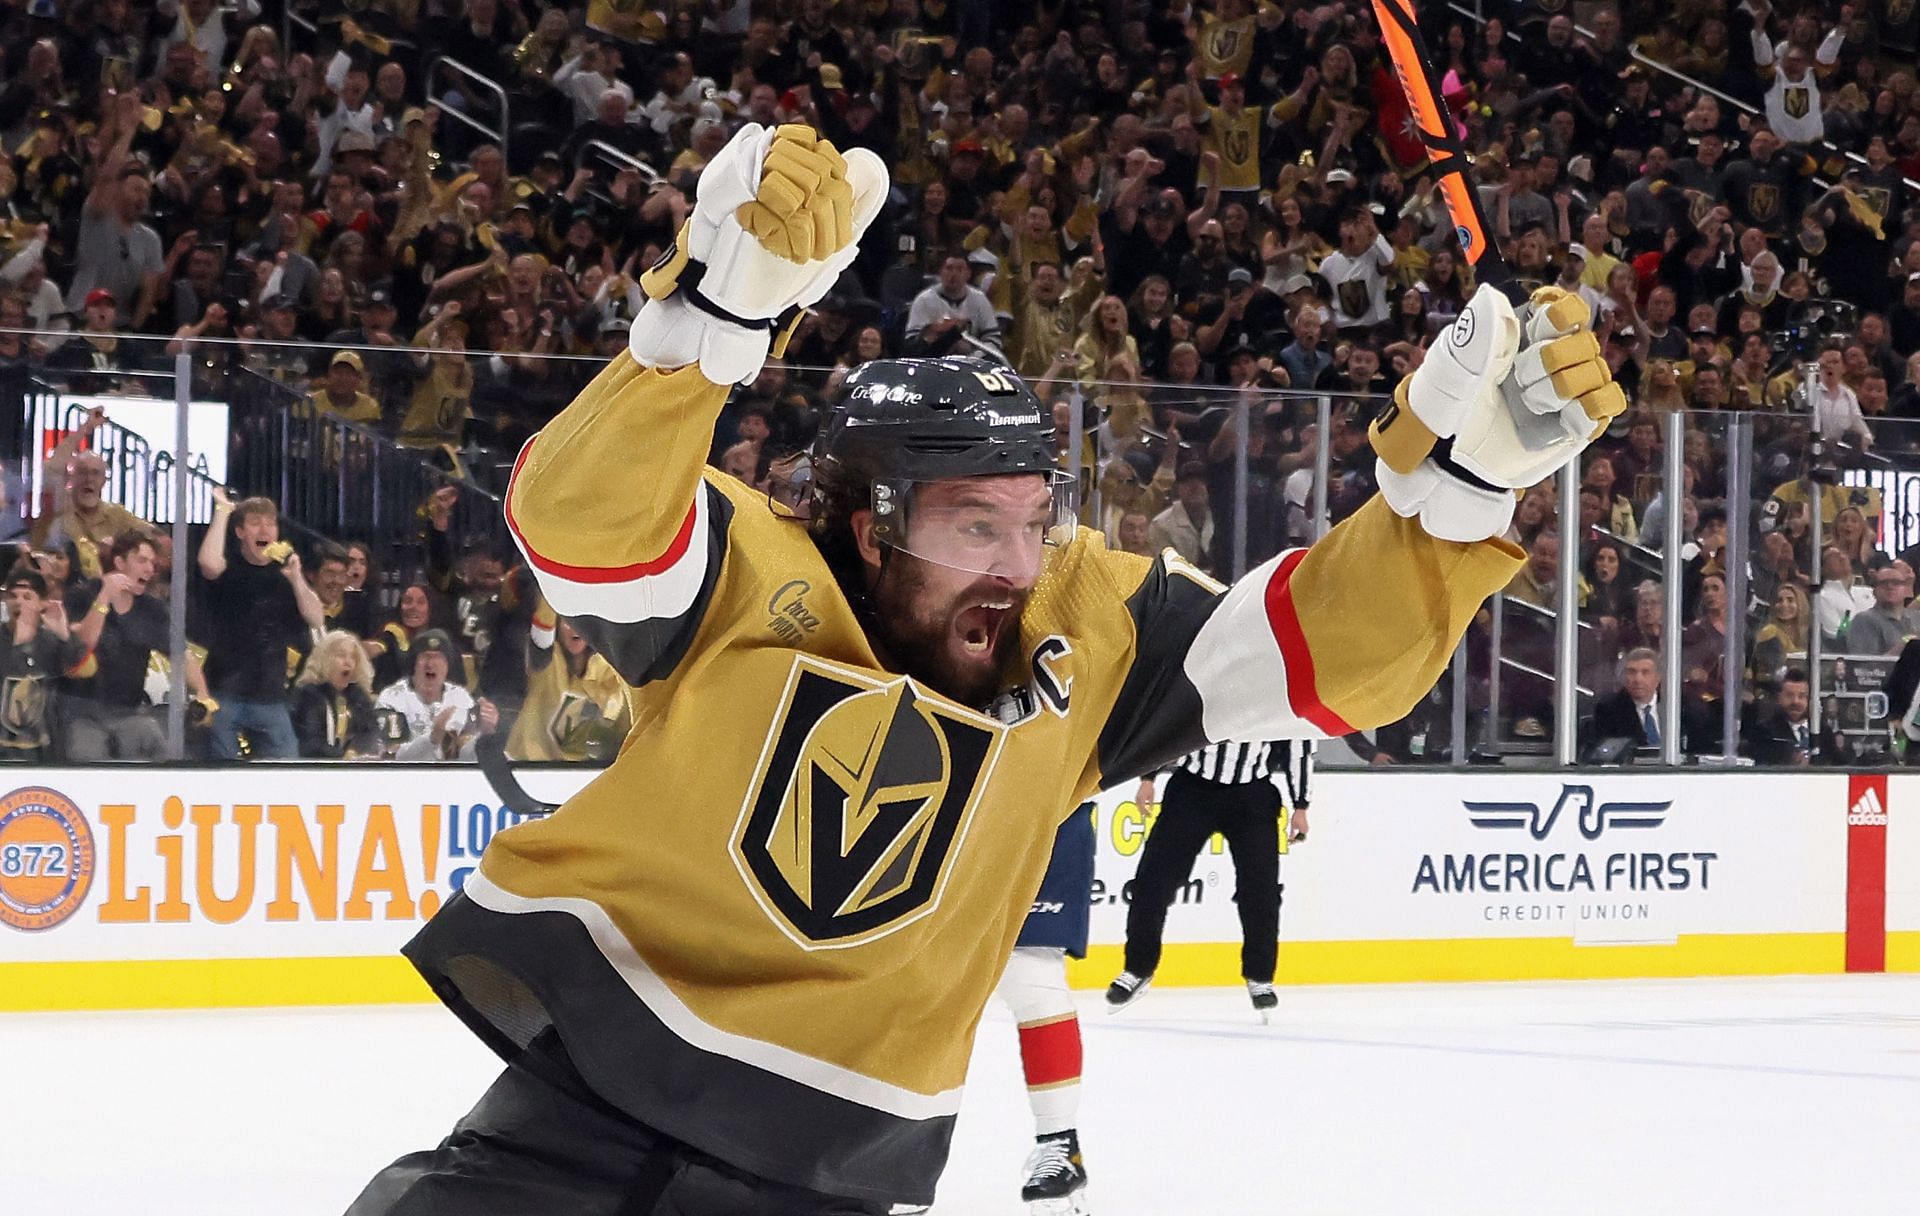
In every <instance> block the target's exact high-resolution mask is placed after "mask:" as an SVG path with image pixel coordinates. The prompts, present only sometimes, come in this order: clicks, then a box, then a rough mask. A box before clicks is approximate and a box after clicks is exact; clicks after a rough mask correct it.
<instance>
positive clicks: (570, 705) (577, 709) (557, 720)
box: [547, 691, 600, 751]
mask: <svg viewBox="0 0 1920 1216" xmlns="http://www.w3.org/2000/svg"><path fill="white" fill-rule="evenodd" d="M599 717H600V707H599V706H598V705H595V704H594V703H593V702H592V701H591V700H589V699H587V698H586V697H583V696H581V695H580V694H579V693H577V692H572V691H568V692H565V693H562V694H561V696H560V704H559V705H557V706H555V707H554V710H553V714H552V716H550V717H549V718H548V719H547V738H548V739H549V740H551V741H552V743H553V745H554V746H555V747H557V748H560V749H561V750H562V751H564V750H566V748H567V745H568V742H569V741H570V740H572V739H573V738H574V732H575V731H577V730H579V729H580V728H581V727H582V726H584V725H586V724H587V723H588V722H593V721H596V720H598V718H599Z"/></svg>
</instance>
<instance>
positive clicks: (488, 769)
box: [473, 731, 560, 819]
mask: <svg viewBox="0 0 1920 1216" xmlns="http://www.w3.org/2000/svg"><path fill="white" fill-rule="evenodd" d="M473 754H474V757H475V758H476V759H478V760H479V761H480V773H481V775H482V776H484V777H486V779H487V784H488V785H491V786H492V787H493V792H494V795H495V796H496V797H498V798H499V799H500V805H501V806H504V807H506V808H507V809H508V810H510V811H512V812H514V813H515V814H517V815H525V816H527V817H528V818H530V819H538V818H540V817H541V816H543V815H551V814H553V813H554V812H555V811H557V810H559V809H560V806H559V804H558V803H555V802H542V801H540V800H539V799H538V798H535V797H534V796H533V795H532V794H529V793H528V792H527V787H526V786H524V785H521V784H520V779H519V778H518V777H516V776H514V775H513V761H511V760H509V759H507V740H506V735H505V733H504V732H501V731H495V732H494V733H493V734H490V735H482V736H481V737H480V738H479V739H478V740H477V741H476V742H475V743H474V745H473Z"/></svg>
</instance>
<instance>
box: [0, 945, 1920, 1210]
mask: <svg viewBox="0 0 1920 1216" xmlns="http://www.w3.org/2000/svg"><path fill="white" fill-rule="evenodd" d="M1081 1000H1082V1004H1081V1008H1082V1012H1083V1015H1084V1017H1085V1019H1086V1020H1085V1025H1086V1031H1087V1034H1086V1041H1087V1079H1086V1086H1085V1101H1084V1105H1083V1117H1082V1120H1081V1127H1082V1132H1081V1136H1082V1142H1083V1144H1084V1146H1085V1149H1086V1153H1087V1164H1088V1168H1089V1170H1090V1172H1091V1175H1092V1180H1093V1186H1092V1190H1091V1192H1090V1194H1091V1196H1092V1199H1093V1201H1094V1206H1093V1210H1094V1212H1095V1213H1096V1216H1176V1214H1185V1213H1240V1212H1287V1213H1292V1214H1298V1213H1395V1214H1398V1213H1420V1214H1423V1216H1424V1214H1427V1213H1453V1212H1459V1213H1474V1214H1475V1216H1484V1214H1489V1213H1508V1212H1511V1213H1524V1214H1526V1216H1543V1214H1546V1216H1559V1214H1562V1213H1607V1214H1609V1216H1613V1214H1624V1213H1635V1214H1639V1213H1666V1212H1675V1213H1679V1212H1686V1213H1740V1214H1748V1213H1795V1214H1796V1216H1797V1214H1801V1213H1849V1214H1853V1213H1881V1212H1885V1213H1895V1212H1898V1213H1909V1212H1912V1211H1915V1210H1916V1200H1915V1198H1914V1196H1915V1193H1916V1191H1915V1184H1916V1176H1915V1173H1914V1168H1913V1165H1912V1161H1913V1160H1914V1153H1915V1148H1916V1146H1920V977H1913V976H1849V977H1839V976H1836V977H1823V978H1817V979H1771V980H1697V981H1696V980H1660V981H1645V982H1587V983H1557V984H1475V985H1445V986H1417V987H1415V986H1408V987H1364V988H1284V987H1283V988H1282V990H1281V1007H1280V1010H1279V1016H1278V1017H1277V1018H1276V1023H1275V1024H1274V1025H1273V1026H1269V1027H1262V1026H1260V1025H1259V1024H1258V1022H1257V1021H1256V1020H1255V1018H1254V1016H1253V1014H1252V1013H1251V1011H1250V1010H1249V1009H1248V1007H1247V1004H1246V997H1245V995H1244V993H1242V992H1240V991H1238V990H1233V991H1226V990H1204V991H1193V990H1189V991H1181V990H1162V989H1156V990H1155V991H1154V992H1152V993H1151V994H1149V995H1148V997H1147V998H1145V1000H1143V1001H1142V1002H1141V1003H1140V1004H1139V1005H1137V1006H1135V1007H1134V1008H1133V1009H1131V1010H1129V1011H1128V1012H1126V1013H1124V1014H1121V1015H1119V1016H1117V1017H1109V1016H1107V1015H1106V1013H1105V1012H1104V1009H1103V1008H1102V1007H1101V1006H1100V1002H1099V1000H1098V997H1097V995H1095V994H1083V996H1082V998H1081ZM0 1059H4V1061H5V1064H4V1070H3V1071H0V1076H4V1078H5V1082H4V1085H0V1094H4V1099H3V1100H4V1108H5V1111H6V1113H5V1116H4V1117H3V1118H0V1127H3V1128H4V1135H0V1195H3V1196H4V1199H3V1200H0V1208H3V1209H4V1210H5V1211H7V1212H22V1213H28V1212H70V1213H86V1214H94V1213H100V1214H108V1213H112V1214H119V1213H141V1214H142V1216H168V1214H173V1213H180V1214H183V1216H184V1214H187V1213H191V1214H193V1216H264V1214H269V1213H271V1214H274V1216H338V1213H340V1212H341V1211H342V1210H343V1209H344V1208H345V1207H346V1205H347V1203H348V1202H349V1201H350V1200H351V1198H352V1197H353V1195H354V1194H355V1193H356V1192H357V1190H358V1188H359V1187H360V1185H361V1184H362V1183H363V1182H364V1181H365V1179H366V1178H367V1176H368V1175H370V1174H372V1173H373V1172H374V1171H375V1170H376V1169H378V1168H379V1167H380V1166H381V1165H383V1164H384V1163H385V1162H386V1161H388V1160H389V1159H391V1158H393V1157H395V1156H397V1155H399V1154H400V1153H401V1152H403V1151H405V1150H408V1149H412V1148H416V1147H424V1146H427V1145H430V1144H432V1143H433V1142H435V1141H437V1140H438V1139H439V1137H440V1136H441V1135H442V1134H443V1133H444V1132H445V1130H446V1128H447V1127H448V1126H449V1125H450V1124H451V1123H452V1122H453V1120H454V1119H455V1118H457V1117H458V1116H459V1115H460V1114H461V1113H462V1112H463V1111H464V1110H465V1109H466V1108H467V1107H468V1106H469V1105H471V1104H472V1102H473V1100H474V1099H475V1098H477V1097H478V1096H479V1094H480V1092H481V1090H482V1089H484V1088H485V1086H486V1085H487V1083H488V1082H489V1081H490V1080H491V1079H492V1077H493V1075H494V1073H495V1072H496V1071H497V1068H496V1064H495V1061H494V1059H493V1057H492V1056H491V1055H489V1054H488V1053H487V1052H486V1051H485V1049H483V1048H482V1047H481V1046H480V1045H479V1043H478V1042H477V1041H475V1040H474V1039H473V1038H472V1037H471V1036H470V1035H469V1034H468V1033H467V1032H466V1031H465V1030H464V1029H463V1028H462V1027H461V1026H460V1025H459V1023H457V1022H456V1021H455V1020H454V1018H453V1017H452V1015H450V1014H448V1013H446V1012H444V1011H442V1010H440V1009H438V1008H436V1007H429V1006H410V1007H392V1008H370V1009H339V1010H289V1011H241V1012H220V1013H154V1014H84V1015H78V1014H62V1015H51V1014H46V1015H41V1014H35V1015H5V1016H0ZM1030 1140H1031V1131H1030V1125H1029V1121H1028V1115H1027V1110H1026V1102H1025V1096H1024V1093H1023V1091H1022V1088H1021V1082H1020V1076H1019V1063H1018V1055H1017V1051H1016V1047H1015V1042H1014V1035H1013V1027H1012V1024H1011V1022H1010V1021H1009V1020H1008V1018H1007V1015H1006V1014H1005V1012H1004V1011H1003V1010H1001V1009H1000V1008H998V1007H997V1006H996V1007H994V1008H992V1009H990V1010H989V1012H988V1015H987V1020H986V1023H985V1024H984V1026H983V1027H982V1030H981V1034H980V1040H979V1043H978V1046H977V1049H976V1052H975V1056H974V1067H973V1075H972V1079H971V1081H970V1086H969V1089H968V1093H967V1099H966V1106H965V1110H964V1112H963V1114H962V1117H961V1122H960V1129H959V1131H958V1133H957V1135H956V1137H955V1142H954V1152H953V1159H952V1162H951V1164H950V1166H949V1168H948V1171H947V1176H946V1178H945V1180H944V1181H943V1183H942V1187H941V1197H940V1204H939V1206H938V1207H937V1208H936V1209H935V1211H936V1213H938V1214H939V1216H976V1214H977V1216H1000V1214H1006V1216H1016V1214H1018V1213H1020V1212H1021V1210H1022V1209H1021V1205H1020V1204H1019V1203H1018V1202H1017V1197H1016V1196H1017V1188H1018V1174H1019V1170H1020V1166H1021V1163H1022V1161H1023V1160H1024V1158H1025V1155H1026V1150H1027V1147H1028V1145H1029V1143H1030ZM543 1216H544V1214H543Z"/></svg>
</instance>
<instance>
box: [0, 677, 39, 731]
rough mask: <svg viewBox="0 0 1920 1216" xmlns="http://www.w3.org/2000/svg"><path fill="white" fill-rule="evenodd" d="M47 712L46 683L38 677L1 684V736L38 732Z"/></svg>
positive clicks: (16, 679) (10, 680)
mask: <svg viewBox="0 0 1920 1216" xmlns="http://www.w3.org/2000/svg"><path fill="white" fill-rule="evenodd" d="M46 712H47V689H46V682H45V681H43V680H41V679H40V678H39V677H38V676H21V677H18V678H15V679H9V680H7V681H6V683H5V684H0V735H14V736H18V735H26V734H29V733H32V732H37V731H38V730H39V729H40V723H41V722H42V721H43V720H44V718H45V715H46Z"/></svg>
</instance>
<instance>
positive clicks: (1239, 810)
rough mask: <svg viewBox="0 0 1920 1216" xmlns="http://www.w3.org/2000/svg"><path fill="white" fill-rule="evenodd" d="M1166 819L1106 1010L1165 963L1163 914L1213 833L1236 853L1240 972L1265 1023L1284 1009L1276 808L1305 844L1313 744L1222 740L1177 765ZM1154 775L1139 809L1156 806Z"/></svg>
mask: <svg viewBox="0 0 1920 1216" xmlns="http://www.w3.org/2000/svg"><path fill="white" fill-rule="evenodd" d="M1170 771H1171V773H1172V775H1171V776H1169V777H1168V778H1167V787H1166V792H1165V794H1164V796H1163V797H1162V799H1161V803H1160V816H1159V818H1158V819H1156V820H1155V821H1154V825H1153V830H1152V831H1151V832H1150V833H1148V835H1147V843H1146V847H1145V848H1143V849H1141V851H1140V864H1139V867H1138V868H1137V869H1136V870H1135V871H1134V876H1133V893H1132V901H1131V903H1129V904H1128V906H1127V950H1126V970H1125V971H1122V972H1121V973H1120V974H1119V976H1118V977H1117V978H1115V980H1114V981H1113V983H1112V984H1111V985H1109V986H1108V988H1107V1004H1108V1006H1109V1012H1112V1011H1115V1010H1119V1009H1122V1008H1125V1007H1126V1006H1127V1005H1130V1004H1132V1003H1133V1002H1134V1001H1136V1000H1138V999H1139V998H1140V996H1141V995H1142V994H1143V993H1145V992H1146V990H1147V986H1148V985H1149V984H1151V983H1152V982H1153V972H1154V969H1155V968H1156V967H1158V966H1159V965H1160V938H1161V934H1162V933H1163V932H1164V931H1165V929H1166V925H1167V910H1168V909H1169V908H1171V907H1172V906H1173V901H1174V897H1175V896H1176V895H1177V894H1179V891H1180V887H1181V886H1182V885H1183V884H1184V883H1185V882H1186V881H1187V878H1188V876H1189V875H1190V874H1191V873H1192V872H1193V863H1194V859H1195V858H1196V857H1198V856H1199V855H1200V850H1201V849H1203V848H1205V847H1206V844H1207V840H1208V838H1209V837H1211V836H1212V835H1213V834H1214V833H1215V832H1218V833H1220V834H1221V835H1222V836H1224V837H1226V840H1227V848H1228V849H1229V850H1230V851H1231V852H1232V854H1233V874H1234V896H1233V897H1234V902H1235V904H1236V905H1237V906H1238V908H1239V910H1240V933H1241V938H1242V941H1241V946H1240V973H1241V975H1242V976H1244V977H1245V979H1246V981H1247V995H1248V997H1249V998H1251V1000H1252V1001H1253V1007H1254V1009H1256V1010H1258V1011H1259V1013H1260V1015H1261V1017H1262V1018H1265V1017H1266V1015H1267V1011H1268V1010H1271V1009H1272V1008H1273V1007H1274V1006H1275V1005H1277V1004H1278V1003H1279V998H1278V997H1277V996H1276V995H1275V994H1274V991H1273V971H1274V964H1275V957H1276V955H1277V954H1278V951H1279V940H1280V807H1281V799H1282V795H1283V794H1284V796H1285V801H1286V805H1287V806H1288V807H1289V808H1291V810H1292V814H1291V816H1290V818H1289V820H1288V824H1287V833H1288V838H1289V839H1290V840H1305V839H1306V838H1307V803H1308V801H1309V800H1310V798H1311V797H1312V794H1311V789H1310V787H1311V783H1312V781H1313V743H1312V741H1311V740H1306V739H1282V740H1278V741H1276V742H1272V743H1216V744H1214V745H1213V746H1211V747H1204V748H1201V749H1200V750H1199V751H1197V752H1194V753H1193V754H1191V755H1188V756H1184V757H1182V758H1181V759H1179V760H1177V761H1175V762H1174V764H1173V766H1172V768H1171V770H1170ZM1153 780H1154V778H1153V775H1151V774H1150V775H1148V776H1147V777H1144V778H1142V779H1141V782H1140V792H1139V795H1138V798H1139V802H1140V805H1141V806H1143V807H1145V806H1150V805H1152V803H1153Z"/></svg>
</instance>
